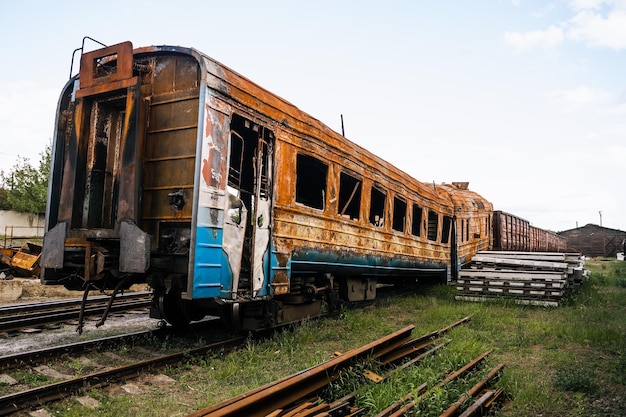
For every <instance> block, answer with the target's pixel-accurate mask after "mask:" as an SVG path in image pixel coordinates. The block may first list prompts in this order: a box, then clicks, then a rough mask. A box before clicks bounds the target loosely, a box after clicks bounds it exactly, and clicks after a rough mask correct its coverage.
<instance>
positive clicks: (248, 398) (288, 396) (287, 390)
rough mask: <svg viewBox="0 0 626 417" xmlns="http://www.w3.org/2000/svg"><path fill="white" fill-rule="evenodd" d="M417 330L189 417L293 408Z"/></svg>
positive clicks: (406, 330)
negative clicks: (355, 364) (353, 365)
mask: <svg viewBox="0 0 626 417" xmlns="http://www.w3.org/2000/svg"><path fill="white" fill-rule="evenodd" d="M413 329H414V326H408V327H406V328H404V329H402V330H399V331H397V332H394V333H392V334H390V335H388V336H385V337H383V338H381V339H379V340H377V341H375V342H372V343H369V344H367V345H365V346H362V347H360V348H358V349H354V350H351V351H348V352H346V353H344V354H342V355H339V356H337V357H335V358H333V359H330V360H328V361H326V362H324V363H322V364H320V365H317V366H314V367H312V368H309V369H307V370H304V371H301V372H298V373H296V374H294V375H291V376H288V377H286V378H284V379H282V380H279V381H277V382H272V383H270V384H267V385H265V386H263V387H260V388H258V389H256V390H253V391H251V392H248V393H245V394H242V395H239V396H237V397H235V398H232V399H230V400H227V401H224V402H222V403H219V404H216V405H214V406H211V407H208V408H205V409H203V410H199V411H197V412H195V413H192V414H190V415H189V417H200V416H211V417H217V416H247V417H257V416H266V415H268V414H270V413H272V412H274V411H275V410H276V409H279V408H282V407H284V406H287V405H289V404H292V403H293V402H295V401H296V400H298V399H300V398H303V397H306V396H307V395H310V394H311V393H313V392H316V391H318V390H319V389H320V388H322V387H324V386H325V385H327V384H328V382H329V380H334V379H336V378H338V377H339V373H340V371H342V370H344V369H346V368H347V367H349V366H350V365H351V364H353V363H354V362H356V361H358V360H361V359H365V358H368V357H376V356H377V355H379V354H380V353H381V352H387V351H389V349H390V348H392V347H399V346H402V345H403V344H404V343H406V342H407V341H408V340H410V337H411V331H412V330H413Z"/></svg>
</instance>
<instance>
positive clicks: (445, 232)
mask: <svg viewBox="0 0 626 417" xmlns="http://www.w3.org/2000/svg"><path fill="white" fill-rule="evenodd" d="M451 230H452V217H450V216H443V227H442V229H441V243H448V242H449V241H450V231H451Z"/></svg>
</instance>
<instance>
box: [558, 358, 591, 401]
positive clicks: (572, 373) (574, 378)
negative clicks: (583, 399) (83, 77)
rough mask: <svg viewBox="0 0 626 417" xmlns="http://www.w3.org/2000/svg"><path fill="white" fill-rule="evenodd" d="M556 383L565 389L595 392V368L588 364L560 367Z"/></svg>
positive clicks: (588, 392) (585, 392) (586, 392)
mask: <svg viewBox="0 0 626 417" xmlns="http://www.w3.org/2000/svg"><path fill="white" fill-rule="evenodd" d="M554 384H555V385H556V387H557V388H559V389H561V390H563V391H572V392H581V393H584V394H593V393H594V392H595V390H596V386H595V383H594V375H593V370H591V369H590V368H589V367H587V366H580V365H576V366H571V367H567V368H561V369H558V370H557V372H556V375H555V376H554Z"/></svg>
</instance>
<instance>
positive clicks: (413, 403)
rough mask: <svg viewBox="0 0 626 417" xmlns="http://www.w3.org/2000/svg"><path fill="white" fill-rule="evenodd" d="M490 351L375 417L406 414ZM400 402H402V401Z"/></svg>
mask: <svg viewBox="0 0 626 417" xmlns="http://www.w3.org/2000/svg"><path fill="white" fill-rule="evenodd" d="M490 353H491V351H487V352H485V353H483V354H481V355H479V356H477V357H476V358H475V359H473V360H472V361H471V362H469V363H468V364H467V365H465V366H463V367H462V368H461V369H459V370H457V371H455V372H453V373H451V374H449V375H448V376H447V377H446V378H445V379H443V380H442V381H441V382H439V383H438V384H437V385H435V386H434V387H432V388H431V389H429V390H428V391H426V392H424V393H423V394H422V395H420V396H419V397H417V398H416V399H411V400H410V401H408V402H405V404H404V405H402V406H401V407H399V408H398V409H397V411H395V412H394V413H393V414H382V413H381V414H378V415H377V416H376V417H383V416H385V417H386V416H388V417H401V416H405V415H407V414H408V413H409V412H410V411H411V410H413V409H414V408H415V406H416V405H417V403H419V402H420V401H421V400H422V399H423V398H424V397H425V396H426V395H428V394H429V393H431V392H432V391H433V390H435V389H437V388H441V387H443V386H444V385H446V384H447V383H449V382H451V381H453V380H455V379H456V378H458V377H460V376H461V375H463V374H464V373H466V372H467V371H469V370H470V369H472V368H474V367H475V366H476V365H478V364H479V363H480V362H481V361H482V360H484V359H485V358H486V357H487V355H489V354H490ZM405 398H406V397H405ZM400 404H402V402H401V403H400Z"/></svg>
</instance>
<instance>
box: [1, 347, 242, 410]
mask: <svg viewBox="0 0 626 417" xmlns="http://www.w3.org/2000/svg"><path fill="white" fill-rule="evenodd" d="M244 340H245V338H244V337H238V338H235V339H229V340H226V341H223V342H217V343H212V344H209V345H206V346H202V347H198V348H194V349H189V350H185V351H183V352H178V353H173V354H171V355H165V356H161V357H158V358H153V359H149V360H145V361H142V362H138V363H135V364H131V365H126V366H121V367H119V368H114V369H107V370H103V371H99V372H94V373H91V374H89V375H84V376H81V377H77V378H73V379H69V380H66V381H61V382H58V383H54V384H49V385H46V386H43V387H38V388H32V389H29V390H26V391H22V392H18V393H15V394H9V395H5V396H3V397H0V416H4V415H8V414H11V413H15V412H17V411H20V410H23V409H25V408H27V407H29V406H30V405H34V404H42V403H45V402H50V401H54V400H58V399H60V398H63V397H65V396H67V395H68V394H71V393H76V392H81V391H83V390H87V389H93V388H97V387H100V386H103V385H107V384H109V383H110V382H111V381H115V380H117V381H119V380H122V379H131V378H135V377H137V376H138V375H139V373H140V372H145V371H147V370H150V369H154V368H158V367H162V366H165V365H168V364H171V363H175V362H179V361H181V360H183V359H184V358H187V357H193V356H194V355H200V354H203V353H206V352H208V351H210V350H214V349H217V348H223V347H229V346H236V345H238V344H240V343H242V342H243V341H244Z"/></svg>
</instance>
